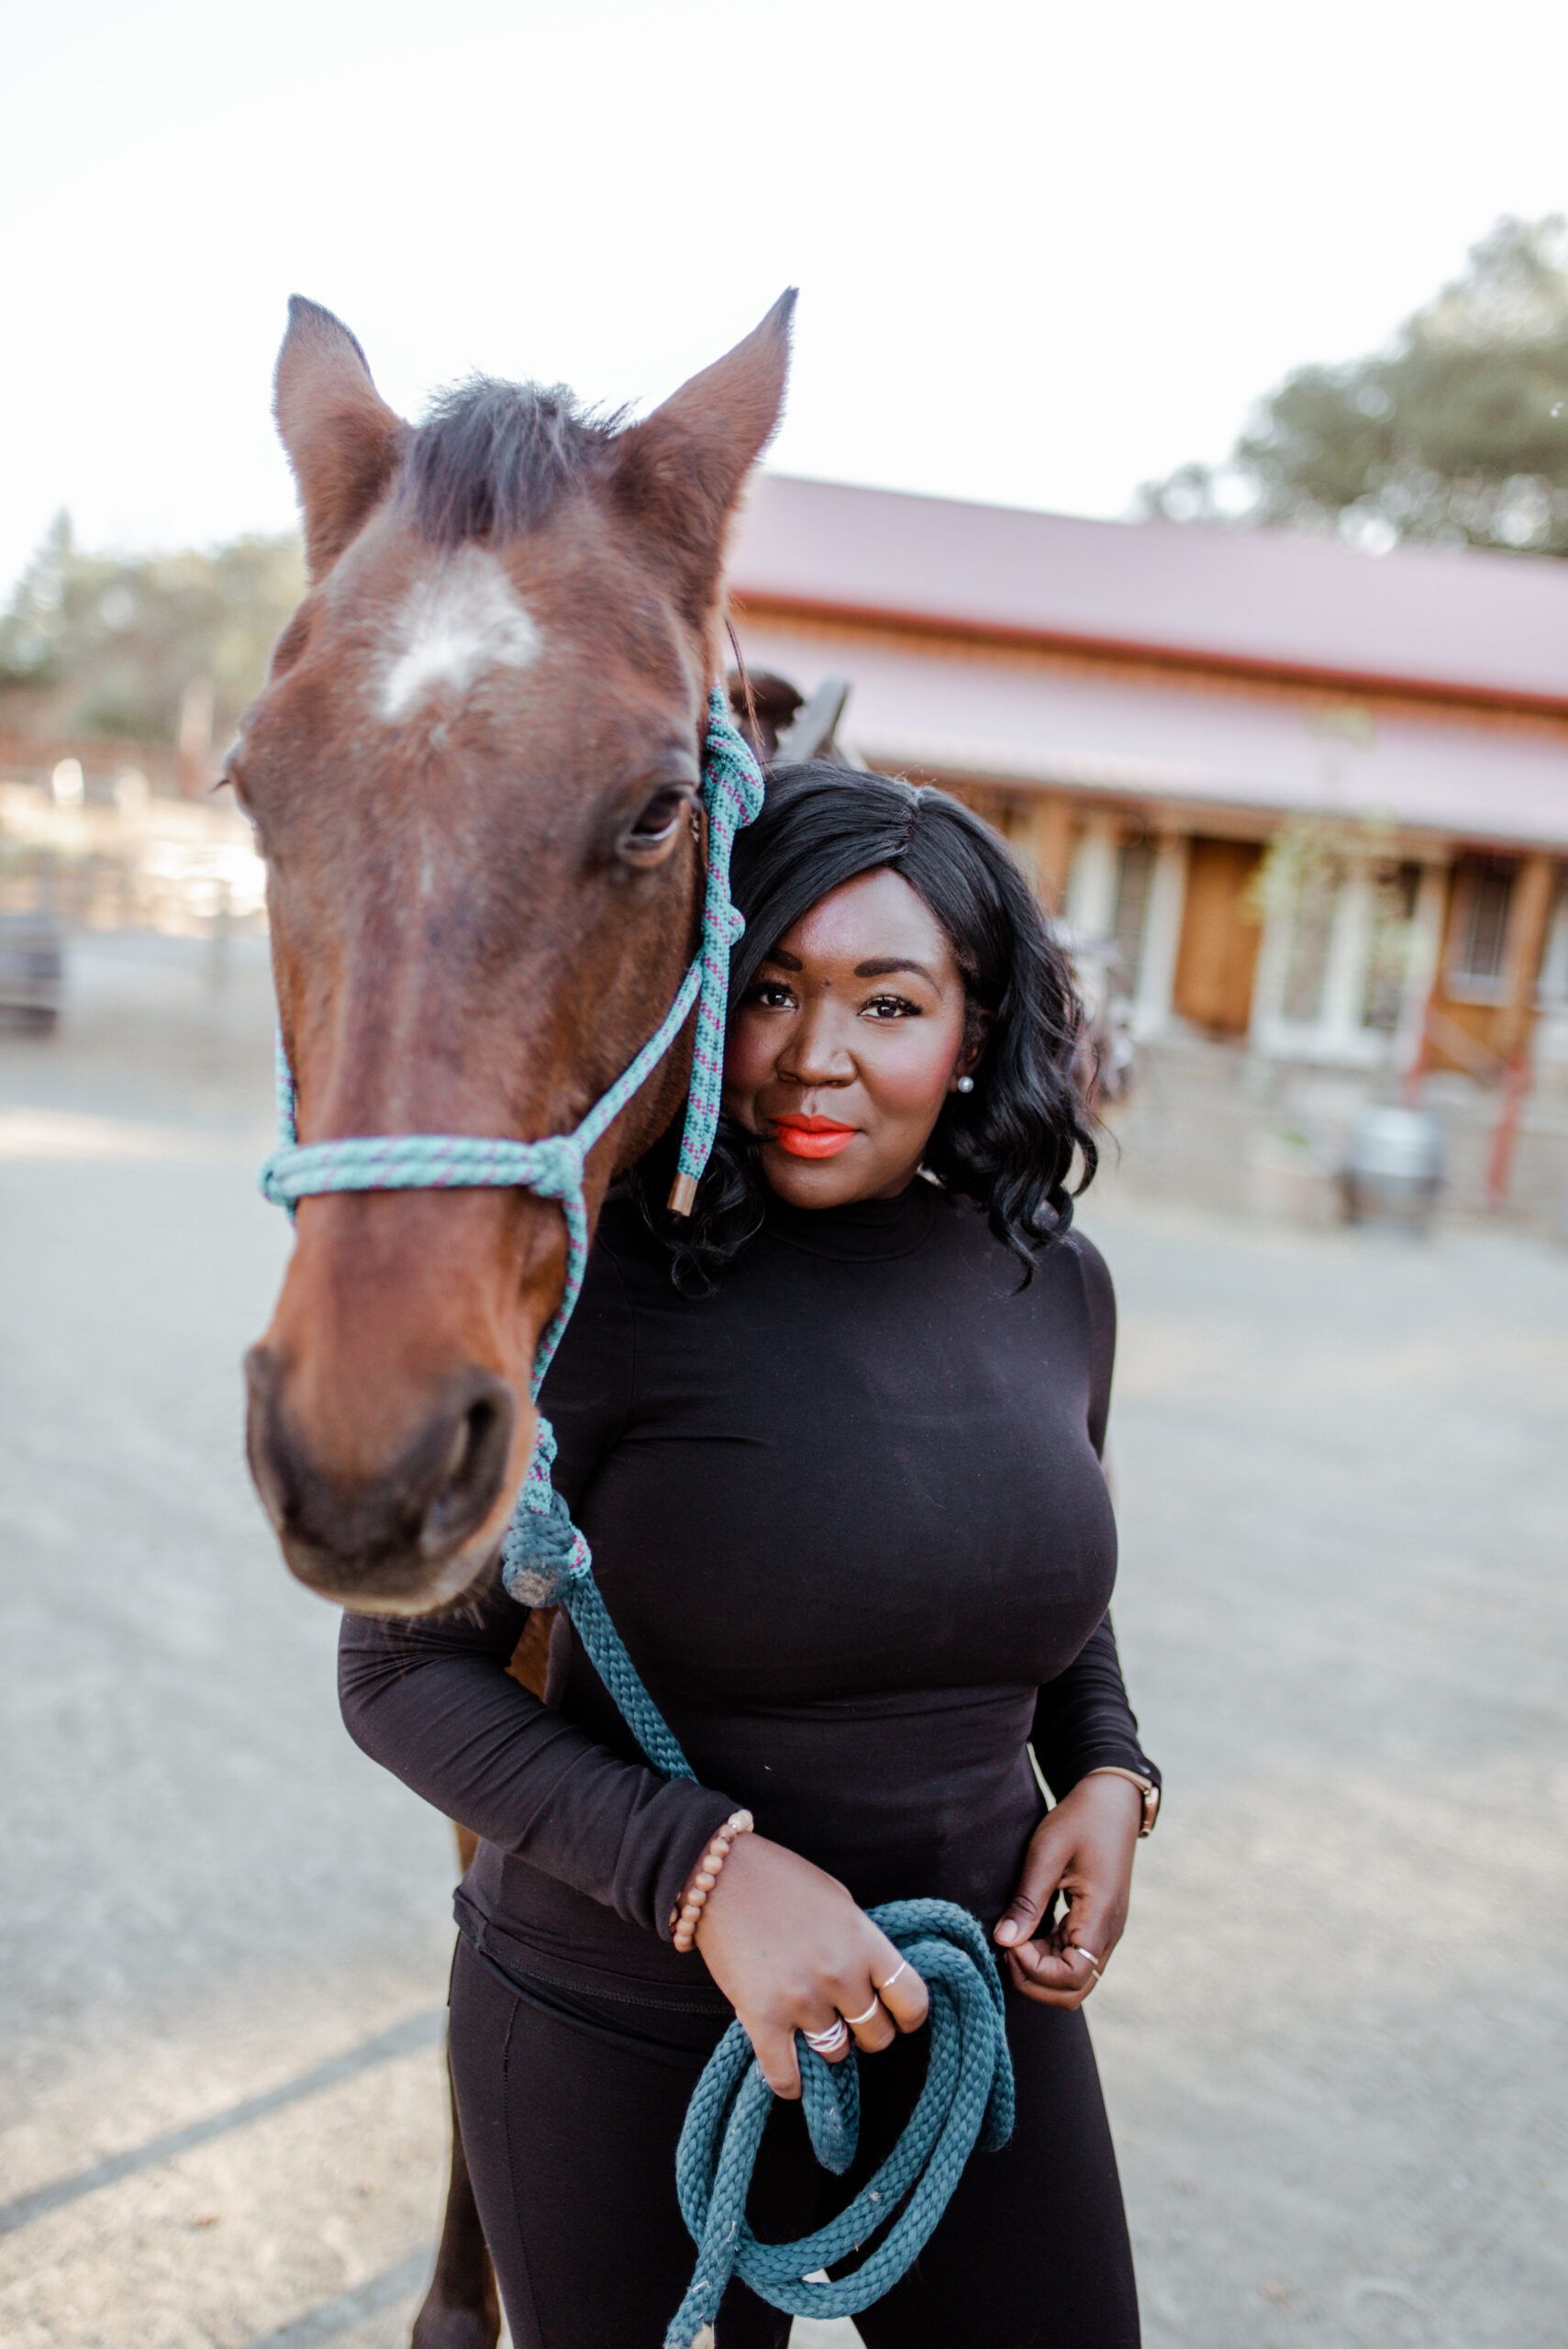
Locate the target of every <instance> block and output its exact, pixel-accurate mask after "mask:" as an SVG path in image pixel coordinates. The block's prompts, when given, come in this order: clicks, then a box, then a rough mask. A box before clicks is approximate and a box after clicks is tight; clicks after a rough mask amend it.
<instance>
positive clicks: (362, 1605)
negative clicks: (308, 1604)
mask: <svg viewBox="0 0 1568 2349" xmlns="http://www.w3.org/2000/svg"><path fill="white" fill-rule="evenodd" d="M245 1379H246V1386H247V1390H248V1398H249V1399H248V1409H247V1416H246V1444H247V1450H248V1452H249V1454H250V1473H251V1475H253V1477H254V1478H255V1481H256V1486H257V1489H258V1491H259V1492H260V1494H261V1499H262V1502H263V1504H264V1505H265V1508H266V1511H267V1514H268V1516H269V1517H270V1518H271V1520H272V1525H273V1528H274V1530H275V1531H276V1532H277V1535H278V1539H279V1541H280V1542H281V1543H282V1545H283V1552H284V1558H285V1559H286V1561H287V1563H288V1565H289V1568H290V1571H291V1572H292V1573H293V1574H295V1575H296V1576H297V1577H298V1579H299V1580H300V1581H301V1582H303V1583H305V1584H306V1585H307V1586H308V1587H309V1588H310V1589H312V1590H315V1591H318V1592H319V1593H320V1594H321V1596H322V1597H323V1598H330V1599H332V1600H334V1601H335V1602H336V1603H337V1604H339V1606H347V1607H354V1608H358V1609H361V1611H365V1612H370V1613H395V1614H404V1613H410V1614H424V1613H427V1612H428V1611H429V1610H430V1609H433V1608H437V1607H439V1606H442V1605H447V1604H450V1603H451V1601H453V1600H455V1599H457V1598H461V1597H462V1593H463V1591H464V1590H465V1589H466V1588H467V1586H469V1584H470V1583H471V1582H472V1580H473V1576H474V1575H475V1573H476V1572H477V1571H478V1568H479V1567H480V1566H481V1565H482V1564H484V1557H483V1556H477V1555H473V1554H468V1553H470V1552H471V1550H472V1545H473V1541H474V1537H475V1535H476V1534H478V1533H479V1532H480V1531H482V1529H484V1527H485V1525H486V1520H488V1519H490V1518H491V1517H492V1516H493V1515H494V1513H495V1510H496V1508H497V1505H498V1503H499V1502H500V1500H501V1498H502V1496H503V1493H504V1491H505V1488H506V1479H507V1467H508V1463H509V1461H510V1460H511V1457H512V1450H513V1441H514V1437H515V1435H516V1434H517V1405H516V1402H515V1401H514V1398H513V1396H512V1391H511V1389H510V1387H509V1386H507V1385H506V1382H505V1380H503V1379H500V1378H497V1377H496V1376H495V1375H494V1373H493V1372H490V1371H486V1370H482V1369H479V1368H477V1367H474V1368H470V1369H467V1370H463V1371H460V1372H457V1373H455V1374H453V1375H451V1376H450V1377H449V1378H448V1379H447V1380H446V1381H445V1382H444V1383H443V1385H442V1386H441V1387H440V1389H439V1392H438V1393H437V1394H436V1395H435V1396H434V1397H430V1398H429V1399H428V1404H427V1407H426V1408H425V1411H424V1414H423V1418H422V1420H421V1421H420V1422H419V1423H418V1424H417V1426H416V1428H415V1431H414V1432H413V1433H412V1435H405V1436H404V1437H403V1439H402V1441H401V1442H399V1443H398V1444H397V1445H396V1448H395V1450H393V1451H392V1452H391V1453H390V1455H389V1456H388V1457H386V1458H385V1459H384V1460H382V1461H380V1462H377V1463H374V1464H371V1465H364V1464H358V1465H356V1467H355V1468H353V1469H352V1470H350V1469H348V1468H346V1467H344V1466H343V1465H341V1464H328V1462H327V1461H326V1460H324V1458H323V1457H322V1456H321V1454H320V1453H319V1451H318V1450H317V1448H316V1447H314V1446H313V1445H312V1442H311V1441H310V1438H309V1435H308V1434H307V1432H306V1429H305V1428H304V1426H303V1425H302V1424H301V1421H300V1419H299V1417H298V1416H297V1415H296V1414H295V1412H293V1411H291V1409H290V1408H289V1384H290V1382H289V1381H288V1380H287V1378H286V1377H285V1376H284V1365H283V1364H281V1363H280V1360H279V1357H278V1355H277V1353H275V1352H274V1350H273V1349H272V1348H271V1347H269V1346H267V1345H260V1346H254V1347H252V1348H251V1350H250V1353H249V1354H248V1355H247V1356H246V1359H245ZM488 1550H489V1544H488V1543H487V1544H486V1545H485V1551H486V1554H488Z"/></svg>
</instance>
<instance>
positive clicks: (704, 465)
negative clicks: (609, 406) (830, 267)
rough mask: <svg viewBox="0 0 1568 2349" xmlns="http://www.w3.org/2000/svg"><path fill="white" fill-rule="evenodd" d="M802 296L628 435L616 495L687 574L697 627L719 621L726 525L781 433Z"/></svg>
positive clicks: (785, 298) (686, 592) (786, 298)
mask: <svg viewBox="0 0 1568 2349" xmlns="http://www.w3.org/2000/svg"><path fill="white" fill-rule="evenodd" d="M794 310H795V288H794V286H793V285H792V286H791V287H790V289H789V291H788V292H787V293H785V294H783V295H780V297H779V299H778V300H777V301H776V302H775V303H774V305H773V308H772V309H771V310H770V311H769V312H768V315H767V317H765V318H764V319H763V320H762V324H761V326H759V327H756V328H753V329H752V331H751V333H750V334H749V335H748V336H747V337H746V340H745V341H744V342H738V343H737V344H736V346H735V348H734V350H733V351H728V352H727V353H726V354H725V356H724V357H723V358H722V359H720V360H717V361H716V362H715V363H714V364H713V365H712V366H711V367H705V368H704V370H703V372H702V373H701V374H700V375H694V376H693V377H692V379H691V381H690V383H688V384H682V386H681V388H680V390H679V391H678V392H675V393H673V394H672V395H671V396H670V398H669V399H667V400H666V401H665V402H664V404H663V406H662V407H656V408H655V409H654V411H653V413H652V415H651V416H650V417H644V419H643V421H642V422H641V423H640V424H634V425H633V426H632V427H631V429H630V430H629V431H628V432H625V433H623V434H622V435H621V438H620V440H619V442H618V444H617V452H616V473H615V485H616V494H617V496H618V497H619V498H620V500H621V502H622V504H623V505H624V506H625V507H627V508H628V510H629V511H630V512H631V513H632V514H633V515H634V516H635V517H636V518H637V519H638V520H639V522H642V523H645V524H646V525H647V526H648V527H649V529H651V532H652V533H653V534H654V536H655V537H656V539H657V540H658V543H659V548H660V551H661V552H662V553H663V554H665V555H666V556H668V557H669V558H671V559H672V560H673V562H674V563H675V565H676V567H677V569H678V570H679V572H680V574H681V583H682V588H683V601H684V603H685V606H686V608H687V609H688V611H689V612H690V613H691V616H692V618H693V619H694V620H695V621H696V623H697V624H698V626H699V627H706V624H707V622H708V621H709V619H710V618H712V615H713V611H714V607H715V605H716V604H717V598H718V582H719V574H720V573H721V571H722V569H723V564H724V541H725V535H726V532H727V530H728V524H729V518H730V516H731V515H732V514H733V512H734V510H735V507H736V503H737V501H738V499H739V497H740V491H741V488H742V485H743V484H744V483H745V479H746V476H747V474H748V473H750V472H751V467H752V466H753V465H754V464H755V463H756V462H757V459H758V458H759V457H760V456H761V455H762V451H763V450H764V449H765V448H766V447H767V445H768V442H769V441H770V440H772V439H773V433H774V430H775V429H776V428H777V425H778V420H779V414H780V411H781V409H782V408H783V406H784V382H785V379H786V377H787V376H788V373H789V334H790V319H791V317H792V316H793V313H794Z"/></svg>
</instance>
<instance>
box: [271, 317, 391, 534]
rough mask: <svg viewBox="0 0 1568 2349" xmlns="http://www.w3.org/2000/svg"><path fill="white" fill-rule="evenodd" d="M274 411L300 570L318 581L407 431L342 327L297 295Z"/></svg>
mask: <svg viewBox="0 0 1568 2349" xmlns="http://www.w3.org/2000/svg"><path fill="white" fill-rule="evenodd" d="M272 411H273V414H274V415H275V416H276V417H277V419H278V431H279V433H280V435H281V436H282V439H283V444H284V448H285V449H286V450H287V451H288V461H289V463H290V464H291V465H292V466H293V467H294V477H295V482H296V483H297V484H298V487H299V503H300V509H301V512H302V513H303V515H304V518H305V559H306V568H307V569H308V571H309V573H310V576H311V578H312V579H313V580H316V579H319V578H320V577H321V574H322V573H323V572H325V571H330V569H331V568H332V565H333V564H334V563H335V562H337V560H338V557H339V555H340V554H341V553H342V551H343V549H344V548H345V547H346V546H347V545H348V543H349V541H350V539H352V538H354V537H355V536H356V535H357V534H358V532H359V531H360V529H361V528H362V527H363V524H364V522H365V520H366V518H368V516H369V514H370V512H371V509H372V508H373V507H374V506H375V505H376V504H377V503H378V501H379V500H380V498H381V495H382V493H383V492H384V489H385V488H386V485H387V484H388V482H389V481H390V480H391V478H392V476H393V474H394V473H395V472H396V470H397V463H398V460H399V458H400V457H401V455H402V453H403V444H404V441H405V440H406V437H407V431H408V428H407V426H406V424H405V423H404V422H403V419H402V417H397V416H395V415H394V414H393V412H392V410H391V408H389V407H388V406H387V405H386V402H385V401H384V399H383V398H382V396H381V395H380V393H379V392H378V391H377V390H376V387H375V385H374V384H373V383H372V381H371V371H370V368H369V366H368V364H367V363H366V360H365V354H364V352H363V351H361V349H360V346H359V344H358V343H357V342H356V341H355V340H354V338H353V336H352V335H351V334H350V332H349V329H348V328H347V327H346V326H344V325H343V324H342V322H341V320H340V319H338V318H335V317H333V316H332V313H331V311H330V310H324V309H322V308H321V306H319V304H318V303H316V302H306V300H305V299H304V298H303V296H302V295H298V294H295V295H294V296H293V297H292V298H291V300H290V302H289V324H288V332H287V334H285V335H284V344H283V349H282V350H281V351H279V353H278V367H277V373H276V375H275V377H274V378H273V384H272Z"/></svg>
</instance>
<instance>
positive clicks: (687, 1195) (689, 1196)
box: [670, 1175, 697, 1215]
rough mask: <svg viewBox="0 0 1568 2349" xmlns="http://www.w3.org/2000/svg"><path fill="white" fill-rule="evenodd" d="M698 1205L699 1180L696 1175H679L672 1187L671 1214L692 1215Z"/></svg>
mask: <svg viewBox="0 0 1568 2349" xmlns="http://www.w3.org/2000/svg"><path fill="white" fill-rule="evenodd" d="M696 1203H697V1178H696V1176H695V1175H676V1177H675V1179H674V1181H673V1183H672V1184H671V1186H670V1213H671V1214H672V1215H690V1213H691V1211H692V1209H693V1208H695V1205H696Z"/></svg>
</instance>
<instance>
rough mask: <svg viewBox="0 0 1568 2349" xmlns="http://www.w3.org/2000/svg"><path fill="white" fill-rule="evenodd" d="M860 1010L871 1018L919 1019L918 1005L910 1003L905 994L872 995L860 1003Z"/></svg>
mask: <svg viewBox="0 0 1568 2349" xmlns="http://www.w3.org/2000/svg"><path fill="white" fill-rule="evenodd" d="M861 1008H862V1011H864V1012H866V1013H868V1014H869V1015H870V1017H871V1018H872V1019H920V1018H922V1017H923V1014H922V1011H921V1008H920V1006H919V1005H918V1004H917V1003H911V1002H910V1000H909V998H908V996H906V995H873V996H871V997H870V998H869V1000H868V1001H867V1002H865V1003H864V1004H862V1007H861Z"/></svg>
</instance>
